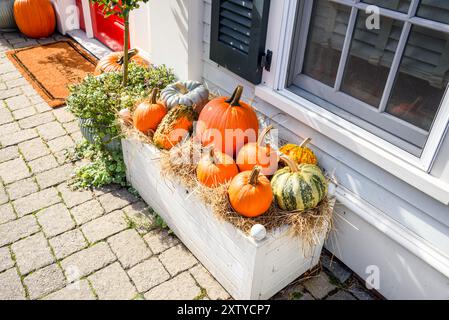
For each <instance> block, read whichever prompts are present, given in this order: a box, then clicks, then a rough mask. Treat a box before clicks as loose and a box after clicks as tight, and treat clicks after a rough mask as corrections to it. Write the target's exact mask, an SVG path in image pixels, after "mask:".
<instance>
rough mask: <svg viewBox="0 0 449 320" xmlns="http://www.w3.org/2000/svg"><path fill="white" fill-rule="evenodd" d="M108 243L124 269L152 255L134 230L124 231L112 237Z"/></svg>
mask: <svg viewBox="0 0 449 320" xmlns="http://www.w3.org/2000/svg"><path fill="white" fill-rule="evenodd" d="M108 243H109V246H110V247H111V249H112V251H113V252H114V253H115V255H116V256H117V258H118V260H119V261H120V263H121V265H122V267H123V268H125V269H129V268H131V267H133V266H135V265H136V264H138V263H139V262H141V261H143V260H145V259H148V258H149V257H150V256H151V255H152V253H151V251H150V249H148V247H147V245H146V243H145V241H143V239H142V238H141V236H140V235H139V234H138V233H137V231H136V230H125V231H123V232H121V233H119V234H117V235H115V236H112V237H110V238H109V239H108Z"/></svg>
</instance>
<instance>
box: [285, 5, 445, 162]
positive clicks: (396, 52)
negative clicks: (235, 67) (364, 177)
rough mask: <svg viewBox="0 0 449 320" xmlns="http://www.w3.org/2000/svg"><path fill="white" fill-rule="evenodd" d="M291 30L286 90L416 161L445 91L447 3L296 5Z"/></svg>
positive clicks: (427, 137) (440, 105) (435, 117)
mask: <svg viewBox="0 0 449 320" xmlns="http://www.w3.org/2000/svg"><path fill="white" fill-rule="evenodd" d="M372 5H375V6H377V7H378V12H379V13H380V15H379V19H378V21H379V25H378V26H379V27H378V28H377V27H376V24H375V23H373V24H371V22H376V20H375V19H374V20H373V15H372V12H371V11H367V9H369V8H370V6H372ZM295 30H296V31H295V36H294V47H293V50H292V57H291V63H290V67H289V74H288V83H287V86H288V89H289V90H290V91H292V92H294V93H296V94H298V95H301V96H303V97H305V98H307V99H309V100H311V101H313V102H315V103H316V104H319V105H320V106H322V107H323V108H326V109H328V110H329V111H331V112H333V113H335V114H337V115H339V116H341V117H343V118H345V119H347V120H348V121H351V122H353V123H355V124H357V125H359V126H360V127H362V128H364V129H366V130H368V131H371V132H372V133H374V134H376V135H378V136H380V137H382V138H383V139H385V140H387V141H389V142H390V143H392V144H394V145H396V146H398V147H400V148H402V149H404V150H406V151H407V152H409V153H411V154H413V155H415V156H417V157H420V156H421V154H422V152H423V149H424V147H425V145H426V143H427V140H428V139H429V135H430V132H431V130H432V128H433V126H434V125H435V122H436V119H437V115H438V113H439V110H440V109H441V108H442V105H443V100H444V97H445V94H446V89H447V87H448V80H449V1H441V0H421V1H420V0H364V1H359V0H314V1H311V0H299V2H298V12H297V18H296V28H295ZM446 107H449V106H446Z"/></svg>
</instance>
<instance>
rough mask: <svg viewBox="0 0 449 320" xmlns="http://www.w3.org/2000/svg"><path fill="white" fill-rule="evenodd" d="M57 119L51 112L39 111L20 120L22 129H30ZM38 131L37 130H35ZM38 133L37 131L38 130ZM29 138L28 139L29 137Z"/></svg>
mask: <svg viewBox="0 0 449 320" xmlns="http://www.w3.org/2000/svg"><path fill="white" fill-rule="evenodd" d="M54 119H55V117H54V116H53V114H52V113H51V112H45V113H39V114H36V115H34V116H31V117H28V118H25V119H22V120H19V126H20V127H21V128H22V129H30V128H35V127H37V126H40V125H42V124H44V123H48V122H51V121H53V120H54ZM34 132H36V131H34ZM36 135H37V132H36ZM27 140H28V139H27Z"/></svg>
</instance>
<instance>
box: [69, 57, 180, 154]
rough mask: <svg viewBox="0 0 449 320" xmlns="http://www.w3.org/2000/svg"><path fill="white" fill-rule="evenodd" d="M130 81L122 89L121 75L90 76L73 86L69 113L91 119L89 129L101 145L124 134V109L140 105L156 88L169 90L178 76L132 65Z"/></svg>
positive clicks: (167, 70)
mask: <svg viewBox="0 0 449 320" xmlns="http://www.w3.org/2000/svg"><path fill="white" fill-rule="evenodd" d="M129 76H130V78H129V81H128V85H127V86H126V87H123V86H122V77H123V75H122V74H121V73H118V72H109V73H104V74H102V75H100V76H97V77H95V76H92V75H89V76H87V77H86V78H85V79H84V80H83V81H82V82H81V83H79V84H76V85H72V86H70V87H69V90H70V96H69V97H68V98H67V105H68V107H69V110H70V111H71V112H72V113H73V114H74V115H75V116H77V117H78V118H80V119H91V120H92V121H91V122H89V123H88V124H86V125H85V126H87V127H89V128H90V129H92V131H93V132H95V133H96V135H97V137H98V141H97V143H98V144H103V145H104V144H106V143H107V142H108V141H104V138H105V137H107V136H109V137H110V138H115V137H117V136H119V134H120V127H119V125H118V122H117V121H116V119H117V113H118V111H119V110H120V109H123V108H129V109H132V108H133V107H134V105H135V104H136V102H138V101H139V100H142V99H144V98H147V97H148V96H149V94H150V92H151V90H152V89H153V88H154V87H158V88H159V89H163V88H165V87H166V86H167V85H169V84H170V83H173V82H174V81H175V76H174V73H173V71H172V70H171V69H168V68H167V67H166V66H164V65H162V66H157V67H156V66H155V67H153V68H151V69H148V68H146V67H142V66H139V65H137V64H134V63H131V64H130V65H129Z"/></svg>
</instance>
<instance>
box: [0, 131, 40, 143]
mask: <svg viewBox="0 0 449 320" xmlns="http://www.w3.org/2000/svg"><path fill="white" fill-rule="evenodd" d="M36 137H37V132H36V130H33V129H27V130H20V131H17V132H15V133H14V134H5V135H3V136H0V144H1V145H2V146H3V147H8V146H12V145H15V144H18V143H20V142H23V141H27V140H30V139H33V138H36Z"/></svg>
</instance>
